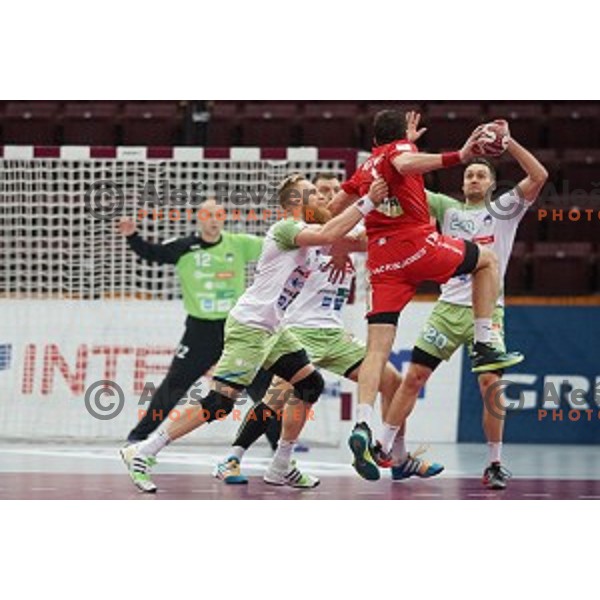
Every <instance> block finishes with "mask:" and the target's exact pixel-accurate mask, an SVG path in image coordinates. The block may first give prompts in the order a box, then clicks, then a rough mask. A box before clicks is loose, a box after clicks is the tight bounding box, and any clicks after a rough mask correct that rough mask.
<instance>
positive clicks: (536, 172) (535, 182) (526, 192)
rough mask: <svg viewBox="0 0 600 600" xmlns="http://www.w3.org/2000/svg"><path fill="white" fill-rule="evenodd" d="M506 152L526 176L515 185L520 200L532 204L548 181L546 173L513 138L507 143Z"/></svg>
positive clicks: (540, 164) (532, 156) (536, 160)
mask: <svg viewBox="0 0 600 600" xmlns="http://www.w3.org/2000/svg"><path fill="white" fill-rule="evenodd" d="M506 151H507V152H508V153H509V154H510V155H511V156H512V157H513V158H514V159H515V160H516V161H517V162H518V163H519V165H520V167H521V168H522V169H523V171H525V173H526V175H527V176H526V177H525V179H522V180H521V181H519V183H518V184H517V189H518V191H519V194H520V196H521V198H523V199H524V200H526V201H527V202H534V201H535V199H536V198H537V197H538V195H539V193H540V191H541V189H542V187H544V184H545V183H546V180H547V179H548V171H546V169H545V168H544V165H542V163H541V162H540V161H539V160H538V159H537V158H536V157H535V156H534V155H533V154H531V152H529V150H527V149H526V148H524V147H523V146H521V144H519V142H517V141H516V140H514V139H513V138H510V140H509V141H508V147H507V149H506Z"/></svg>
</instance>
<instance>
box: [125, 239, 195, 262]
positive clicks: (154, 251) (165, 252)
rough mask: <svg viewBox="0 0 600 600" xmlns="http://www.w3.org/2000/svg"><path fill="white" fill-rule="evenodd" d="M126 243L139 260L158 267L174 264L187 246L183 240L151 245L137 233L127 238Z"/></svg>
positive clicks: (186, 242)
mask: <svg viewBox="0 0 600 600" xmlns="http://www.w3.org/2000/svg"><path fill="white" fill-rule="evenodd" d="M127 243H128V244H129V247H130V248H131V249H132V250H133V251H134V252H135V253H136V254H137V255H138V256H139V257H140V258H143V259H144V260H147V261H149V262H156V263H158V264H160V265H164V264H168V265H174V264H176V263H177V261H178V260H179V258H180V257H181V256H182V255H183V254H185V252H186V251H187V248H188V246H189V243H188V240H186V239H185V238H181V239H172V240H167V241H165V242H163V243H162V244H153V243H151V242H148V241H146V240H145V239H144V238H142V237H141V236H140V235H138V234H137V233H134V234H133V235H130V236H128V237H127Z"/></svg>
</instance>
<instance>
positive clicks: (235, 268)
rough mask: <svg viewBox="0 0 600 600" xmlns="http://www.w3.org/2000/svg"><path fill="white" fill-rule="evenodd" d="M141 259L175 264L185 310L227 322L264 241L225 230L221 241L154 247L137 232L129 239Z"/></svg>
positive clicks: (192, 240)
mask: <svg viewBox="0 0 600 600" xmlns="http://www.w3.org/2000/svg"><path fill="white" fill-rule="evenodd" d="M127 241H128V243H129V246H130V247H131V249H132V250H133V251H134V252H135V253H136V254H137V255H138V256H140V257H141V258H144V259H146V260H148V261H151V262H157V263H159V264H172V265H176V269H177V274H178V275H179V281H180V283H181V290H182V294H183V303H184V306H185V309H186V311H187V312H188V314H190V315H191V316H192V317H195V318H197V319H208V320H211V321H214V320H217V319H225V318H226V317H227V315H228V314H229V311H230V310H231V309H232V308H233V306H234V305H235V303H236V302H237V299H238V298H239V297H240V296H241V295H242V294H243V293H244V290H245V289H246V265H247V263H249V262H251V261H255V260H258V259H259V257H260V254H261V252H262V246H263V238H260V237H257V236H254V235H247V234H243V233H228V232H226V231H223V232H222V233H221V238H220V239H219V241H217V242H214V243H208V242H205V241H204V240H203V239H202V238H201V237H199V236H198V235H196V234H194V235H191V236H189V237H185V238H179V239H174V240H168V241H166V242H164V243H163V244H152V243H150V242H147V241H146V240H144V239H142V238H141V237H140V236H139V235H138V234H137V233H134V234H133V235H131V236H129V237H128V238H127Z"/></svg>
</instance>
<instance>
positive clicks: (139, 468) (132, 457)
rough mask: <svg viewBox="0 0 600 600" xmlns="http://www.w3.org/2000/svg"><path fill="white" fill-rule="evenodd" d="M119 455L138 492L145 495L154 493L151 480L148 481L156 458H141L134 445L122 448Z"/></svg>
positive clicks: (155, 488)
mask: <svg viewBox="0 0 600 600" xmlns="http://www.w3.org/2000/svg"><path fill="white" fill-rule="evenodd" d="M119 453H120V454H121V458H122V459H123V462H124V463H125V465H126V466H127V470H128V471H129V476H130V477H131V481H133V485H135V487H136V488H138V490H140V492H145V493H147V494H154V493H156V490H157V487H156V485H154V482H153V481H152V479H150V471H151V469H152V467H153V466H154V465H155V464H156V458H154V457H153V456H141V455H140V454H139V453H138V446H137V445H136V444H132V445H130V446H124V447H123V448H121V450H120V452H119Z"/></svg>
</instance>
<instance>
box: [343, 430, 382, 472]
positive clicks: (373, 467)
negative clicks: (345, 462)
mask: <svg viewBox="0 0 600 600" xmlns="http://www.w3.org/2000/svg"><path fill="white" fill-rule="evenodd" d="M348 446H350V450H351V451H352V454H353V455H354V461H353V462H352V466H353V467H354V470H355V471H356V472H357V473H358V474H359V475H360V476H361V477H362V478H363V479H366V480H367V481H377V480H378V479H379V478H380V477H381V474H380V473H379V467H384V468H388V467H391V466H392V457H391V455H389V454H386V453H385V452H384V451H383V449H382V448H381V444H380V443H379V442H377V443H376V444H373V434H372V433H371V429H370V428H369V426H368V425H367V424H366V423H357V424H356V425H355V426H354V429H353V430H352V433H351V434H350V437H349V438H348Z"/></svg>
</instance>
